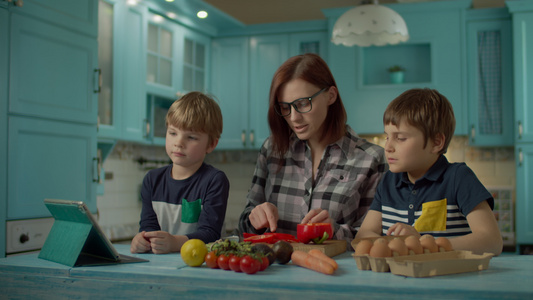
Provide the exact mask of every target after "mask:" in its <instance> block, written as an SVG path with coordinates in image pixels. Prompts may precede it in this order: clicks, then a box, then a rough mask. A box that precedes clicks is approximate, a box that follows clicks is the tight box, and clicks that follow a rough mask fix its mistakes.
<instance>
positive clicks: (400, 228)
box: [387, 222, 420, 238]
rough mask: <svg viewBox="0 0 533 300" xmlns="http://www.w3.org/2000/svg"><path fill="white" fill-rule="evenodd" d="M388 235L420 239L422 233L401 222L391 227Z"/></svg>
mask: <svg viewBox="0 0 533 300" xmlns="http://www.w3.org/2000/svg"><path fill="white" fill-rule="evenodd" d="M387 235H394V236H399V235H414V236H417V237H419V238H420V233H419V232H418V231H417V230H416V229H415V228H414V227H413V226H411V225H407V224H405V223H399V222H398V223H396V224H394V225H392V226H391V227H389V230H387Z"/></svg>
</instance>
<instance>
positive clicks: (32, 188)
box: [7, 116, 99, 220]
mask: <svg viewBox="0 0 533 300" xmlns="http://www.w3.org/2000/svg"><path fill="white" fill-rule="evenodd" d="M8 118H9V122H8V126H9V133H8V161H9V164H8V169H7V173H8V174H9V175H8V179H7V185H8V187H9V188H8V190H7V196H8V207H7V219H8V220H17V219H24V218H39V217H46V216H49V215H50V214H49V212H48V210H47V209H46V207H45V205H44V203H43V200H44V199H45V198H57V199H68V200H79V201H84V202H85V203H86V204H87V205H88V206H89V208H90V209H91V211H93V212H96V183H97V182H98V175H99V174H98V161H97V159H96V126H94V125H90V124H89V125H86V124H76V123H72V124H68V123H64V122H62V121H50V120H45V119H40V118H32V117H22V116H9V117H8Z"/></svg>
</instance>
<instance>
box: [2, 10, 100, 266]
mask: <svg viewBox="0 0 533 300" xmlns="http://www.w3.org/2000/svg"><path fill="white" fill-rule="evenodd" d="M97 3H98V2H97V1H95V0H88V1H86V0H80V1H62V0H55V1H34V0H28V1H24V2H22V1H18V2H17V4H23V5H22V6H18V5H17V6H15V5H14V3H13V2H10V3H7V4H6V3H3V5H2V7H1V8H0V70H1V73H0V82H1V83H0V90H1V91H0V105H1V106H0V123H1V124H0V136H1V139H2V140H1V141H0V144H1V145H2V147H1V149H0V169H1V170H3V172H2V175H0V179H1V184H0V189H1V190H2V191H3V193H2V195H1V196H0V205H1V208H0V211H2V213H0V223H1V224H2V225H1V229H2V232H4V233H5V232H6V231H7V230H6V227H4V226H5V224H6V221H8V222H9V221H18V220H24V219H34V218H47V217H50V213H49V212H48V210H47V209H46V208H45V206H44V204H43V200H44V199H45V198H64V199H73V200H81V201H84V202H86V203H87V204H88V206H89V207H90V208H91V210H92V211H94V212H96V193H95V192H96V181H98V168H99V164H98V159H97V153H96V130H97V129H96V128H97V127H96V124H97V106H98V103H97V101H98V90H99V88H100V86H99V78H98V61H97V56H98V52H97V51H98V49H97V40H96V39H97V28H98V26H97V25H98V24H97ZM2 237H4V235H3V234H2ZM4 242H5V238H2V242H1V243H0V255H2V256H3V255H5V253H6V252H5V249H6V244H5V243H4Z"/></svg>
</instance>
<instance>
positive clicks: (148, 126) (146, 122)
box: [143, 119, 150, 138]
mask: <svg viewBox="0 0 533 300" xmlns="http://www.w3.org/2000/svg"><path fill="white" fill-rule="evenodd" d="M143 122H144V127H145V128H146V131H145V132H144V137H145V138H148V137H149V136H150V122H148V119H144V120H143Z"/></svg>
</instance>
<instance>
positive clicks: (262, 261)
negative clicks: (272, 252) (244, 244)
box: [259, 256, 270, 271]
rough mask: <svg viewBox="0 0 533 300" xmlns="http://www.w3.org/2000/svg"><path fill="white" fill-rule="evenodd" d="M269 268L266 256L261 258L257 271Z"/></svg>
mask: <svg viewBox="0 0 533 300" xmlns="http://www.w3.org/2000/svg"><path fill="white" fill-rule="evenodd" d="M268 266H270V261H269V260H268V258H267V257H266V256H263V257H261V267H260V268H259V271H264V270H266V268H268Z"/></svg>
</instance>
